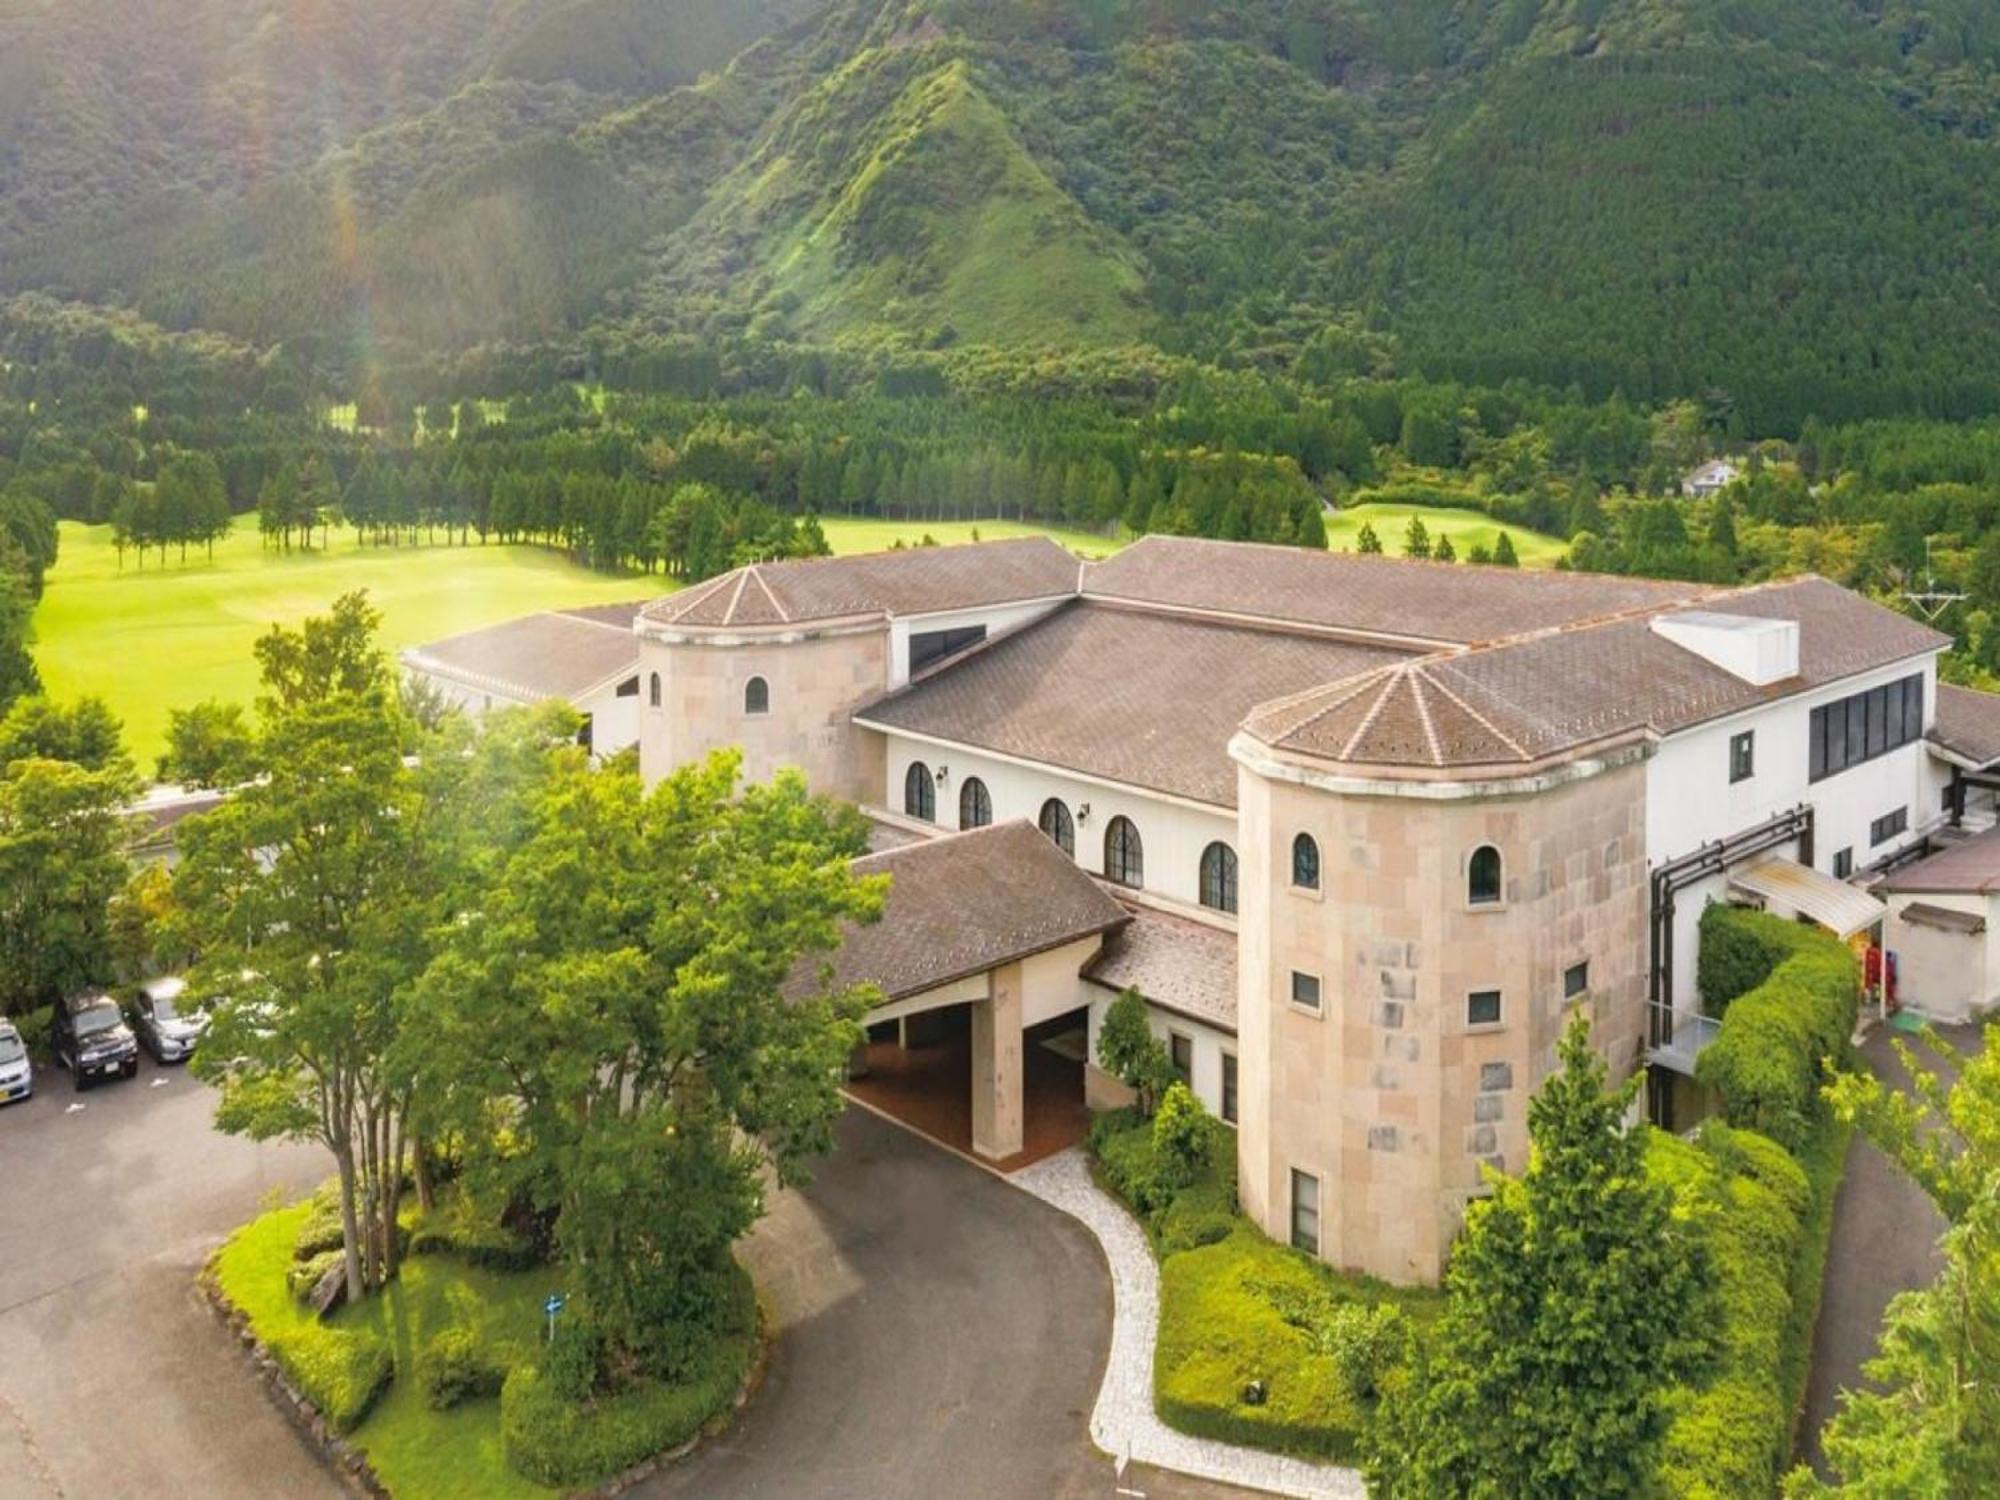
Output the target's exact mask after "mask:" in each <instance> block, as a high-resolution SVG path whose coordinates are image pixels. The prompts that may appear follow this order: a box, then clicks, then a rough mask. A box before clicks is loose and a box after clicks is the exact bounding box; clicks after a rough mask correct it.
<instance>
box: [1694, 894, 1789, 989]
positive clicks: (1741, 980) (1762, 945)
mask: <svg viewBox="0 0 2000 1500" xmlns="http://www.w3.org/2000/svg"><path fill="white" fill-rule="evenodd" d="M1814 933H1815V929H1813V928H1809V927H1803V926H1801V925H1800V924H1799V923H1797V922H1787V921H1783V920H1782V919H1780V918H1777V917H1772V916H1769V915H1767V914H1766V913H1764V912H1760V911H1752V910H1751V909H1750V908H1749V907H1745V906H1729V905H1725V904H1723V903H1721V902H1716V903H1714V904H1712V905H1710V906H1709V907H1708V908H1707V909H1706V910H1704V911H1703V912H1702V914H1701V946H1700V950H1699V952H1698V953H1697V955H1696V958H1695V974H1694V983H1695V991H1696V993H1698V994H1699V995H1700V996H1701V1008H1702V1009H1703V1010H1704V1011H1706V1012H1707V1013H1708V1014H1709V1015H1711V1016H1721V1015H1723V1014H1724V1013H1726V1012H1727V1010H1728V1008H1729V1002H1730V1001H1732V1000H1734V999H1735V998H1736V997H1737V996H1738V995H1747V994H1748V993H1750V991H1752V990H1754V989H1755V988H1757V986H1758V985H1760V984H1762V983H1763V982H1764V981H1765V980H1767V979H1769V978H1770V977H1771V971H1772V970H1773V969H1775V968H1777V967H1778V965H1779V964H1781V963H1783V962H1784V961H1785V960H1786V959H1788V958H1790V957H1791V956H1792V955H1793V954H1794V953H1797V952H1798V951H1799V950H1800V948H1801V947H1802V946H1804V945H1806V944H1807V943H1808V942H1809V940H1810V939H1811V938H1812V937H1813V935H1814Z"/></svg>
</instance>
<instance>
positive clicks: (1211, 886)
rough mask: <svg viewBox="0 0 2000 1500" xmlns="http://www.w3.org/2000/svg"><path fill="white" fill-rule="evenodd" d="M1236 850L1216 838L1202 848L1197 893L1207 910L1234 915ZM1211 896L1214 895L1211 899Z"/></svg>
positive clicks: (1236, 889)
mask: <svg viewBox="0 0 2000 1500" xmlns="http://www.w3.org/2000/svg"><path fill="white" fill-rule="evenodd" d="M1237 875H1238V872H1237V865H1236V851H1235V850H1234V849H1232V848H1230V847H1229V845H1228V844H1226V843H1224V842H1223V841H1222V840H1221V839H1217V840H1216V841H1215V842H1214V843H1212V844H1210V845H1209V846H1208V847H1207V848H1206V849H1204V850H1202V851H1201V870H1200V874H1199V879H1198V880H1197V882H1196V895H1197V896H1198V898H1199V899H1200V901H1201V904H1202V905H1203V906H1205V907H1207V908H1208V910H1210V911H1219V912H1222V913H1224V914H1225V915H1227V916H1232V917H1233V916H1235V915H1236V902H1237V896H1238V892H1239V885H1238V879H1237ZM1211 898H1213V899H1211Z"/></svg>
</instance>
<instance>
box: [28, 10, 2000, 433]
mask: <svg viewBox="0 0 2000 1500" xmlns="http://www.w3.org/2000/svg"><path fill="white" fill-rule="evenodd" d="M1996 130H2000V7H1995V6H1993V5H1992V4H1991V3H1990V0H1239V3H1236V4H1231V5H1227V6H1216V5H1207V4H1200V3H1196V0H565V3H560V4H553V5H551V4H546V3H536V0H401V3H395V4H392V3H391V0H354V3H352V4H350V5H349V6H347V7H344V8H342V9H341V10H340V11H339V12H337V13H336V12H333V11H331V10H329V9H328V8H324V7H302V6H297V5H294V4H291V3H289V0H286V3H280V0H179V3H169V0H69V3H66V4H62V5H57V4H52V3H47V0H0V293H4V292H23V291H30V290H34V291H44V292H48V293H51V294H53V295H56V296H60V297H64V298H69V299H73V300H76V301H79V302H84V303H91V304H100V305H106V306H111V307H116V308H119V309H125V310H130V311H132V312H136V313H138V314H140V315H142V316H144V317H146V318H149V319H151V320H153V321H155V322H157V323H159V324H161V325H163V326H164V327H166V328H169V329H174V330H195V329H205V330H213V331H217V332H221V333H226V334H229V335H231V336H234V337H239V338H243V339H247V340H249V341H251V342H253V343H258V344H271V343H278V342H284V343H287V344H289V345H291V346H292V347H294V348H295V349H301V350H305V351H308V352H309V353H310V355H311V357H312V359H313V360H314V361H315V362H316V363H318V364H319V365H320V366H321V367H322V368H323V369H324V370H325V371H326V372H327V373H328V375H329V376H330V377H331V378H333V379H335V380H336V381H338V380H351V379H352V378H353V375H354V371H355V370H356V369H357V368H359V367H363V366H365V365H367V364H368V363H369V362H371V361H379V360H388V361H407V360H410V359H421V358H438V357H448V356H451V355H454V354H456V353H458V352H460V351H464V350H467V349H471V348H474V347H477V346H481V345H493V344H502V343H504V344H508V345H513V346H519V345H526V344H537V343H540V344H556V345H574V346H577V347H581V346H582V345H583V344H585V343H595V342H602V341H604V340H607V339H608V340H616V341H619V342H621V343H629V342H630V341H632V340H645V339H649V338H653V337H657V336H667V335H672V336H683V337H693V338H697V339H706V340H715V339H732V340H734V339H750V340H759V341H785V342H791V343H805V344H825V343H839V344H863V345H871V346H881V347H896V348H907V349H930V350H952V349H975V348H997V349H1002V350H1013V351H1027V350H1057V351H1060V350H1082V349H1117V348H1123V347H1126V346H1132V345H1141V344H1144V345H1151V346H1154V347H1156V348H1158V349H1162V350H1165V351H1168V352H1173V353H1185V354H1190V355H1193V356H1196V357H1199V358H1202V359H1206V360H1210V361H1214V362H1217V363H1221V364H1239V365H1247V366H1251V367H1261V368H1280V369H1285V368H1297V369H1298V370H1300V371H1301V372H1302V373H1304V374H1307V375H1312V374H1315V373H1325V372H1339V371H1344V370H1351V369H1356V368H1361V369H1375V370H1394V371H1400V372H1405V373H1421V374H1424V375H1428V376H1431V377H1434V378H1456V379H1463V380H1468V381H1477V382H1481V383H1489V384H1494V383H1499V382H1503V381H1505V380H1507V379H1509V378H1515V377H1520V378H1525V379H1528V380H1531V381H1534V382H1537V383H1541V384H1546V385H1553V386H1558V387H1561V386H1570V385H1575V386H1577V387H1579V388H1580V389H1582V390H1583V391H1584V392H1585V393H1587V394H1589V395H1591V396H1594V397H1602V396H1605V395H1608V394H1610V393H1611V392H1613V391H1623V392H1624V393H1625V394H1626V395H1628V396H1629V397H1631V398H1633V399H1634V400H1652V399H1657V398H1661V397H1665V396H1669V395H1679V394H1693V395H1699V396H1701V397H1703V398H1704V399H1705V400H1706V401H1708V402H1709V403H1710V406H1711V408H1712V409H1713V408H1722V409H1726V408H1728V407H1730V406H1732V405H1733V406H1734V407H1735V408H1736V409H1737V410H1738V411H1739V412H1740V413H1741V414H1742V417H1743V420H1744V422H1745V423H1746V424H1747V425H1750V426H1753V427H1756V428H1758V429H1760V430H1771V431H1782V430H1789V429H1791V428H1794V427H1796V426H1797V424H1798V423H1799V422H1801V421H1802V420H1803V419H1804V417H1806V416H1807V415H1810V414H1818V415H1820V416H1823V417H1826V418H1829V419H1838V418H1844V417H1850V416H1858V415H1865V414H1870V413H1877V412H1902V411H1911V412H1923V413H1928V414H1933V415H1942V416H1954V417H1955V416H1963V415H1968V414H1972V413H1983V412H1991V411H1995V410H2000V308H1996V305H1995V297H1996V295H2000V287H1996V286H1995V285H1994V284H1993V282H1994V277H1995V274H1996V270H2000V144H1996V141H1995V135H1996Z"/></svg>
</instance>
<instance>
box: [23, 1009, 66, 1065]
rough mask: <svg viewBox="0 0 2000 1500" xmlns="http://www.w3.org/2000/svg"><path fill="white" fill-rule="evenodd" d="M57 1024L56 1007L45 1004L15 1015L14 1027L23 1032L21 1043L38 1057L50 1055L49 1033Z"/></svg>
mask: <svg viewBox="0 0 2000 1500" xmlns="http://www.w3.org/2000/svg"><path fill="white" fill-rule="evenodd" d="M55 1024H56V1008H55V1007H54V1006H53V1005H44V1006H43V1007H42V1008H41V1009H40V1010H31V1011H27V1012H25V1013H24V1014H22V1015H18V1016H16V1017H14V1029H15V1030H16V1031H18V1032H20V1033H21V1045H22V1046H23V1047H26V1048H27V1049H28V1051H30V1052H31V1053H33V1054H34V1055H35V1056H36V1057H47V1056H48V1055H49V1033H50V1031H51V1030H53V1029H54V1027H55Z"/></svg>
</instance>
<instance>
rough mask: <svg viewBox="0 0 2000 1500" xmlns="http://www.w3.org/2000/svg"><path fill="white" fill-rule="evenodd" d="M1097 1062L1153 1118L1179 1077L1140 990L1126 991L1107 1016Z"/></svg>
mask: <svg viewBox="0 0 2000 1500" xmlns="http://www.w3.org/2000/svg"><path fill="white" fill-rule="evenodd" d="M1097 1061H1098V1063H1099V1064H1100V1065H1101V1066H1102V1067H1103V1069H1104V1071H1105V1072H1107V1073H1109V1074H1111V1076H1112V1077H1114V1078H1116V1079H1118V1081H1119V1082H1121V1083H1123V1084H1124V1085H1125V1086H1126V1087H1127V1088H1129V1089H1131V1090H1133V1091H1134V1092H1135V1093H1137V1094H1138V1096H1139V1109H1140V1111H1141V1113H1144V1114H1151V1113H1152V1112H1153V1105H1154V1102H1155V1101H1156V1100H1157V1099H1158V1098H1159V1096H1160V1095H1161V1094H1162V1093H1163V1092H1164V1091H1165V1090H1166V1089H1167V1087H1168V1086H1169V1085H1170V1084H1172V1082H1173V1081H1174V1079H1175V1078H1176V1077H1177V1076H1178V1075H1177V1074H1176V1073H1175V1072H1174V1066H1173V1060H1172V1059H1171V1058H1170V1057H1169V1056H1168V1054H1167V1049H1166V1045H1165V1044H1164V1043H1163V1042H1161V1041H1160V1039H1159V1038H1158V1037H1156V1036H1154V1035H1153V1023H1152V1019H1151V1017H1150V1015H1149V1014H1148V1012H1147V1010H1146V1002H1145V1000H1144V999H1142V998H1141V997H1140V994H1139V992H1138V991H1137V990H1129V989H1128V990H1126V991H1124V992H1123V993H1122V994H1120V995H1119V997H1118V998H1117V999H1116V1000H1113V1001H1112V1002H1111V1004H1110V1006H1109V1008H1108V1009H1106V1010H1105V1012H1104V1024H1103V1025H1102V1026H1100V1027H1098V1029H1097Z"/></svg>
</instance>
